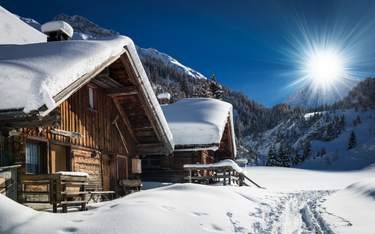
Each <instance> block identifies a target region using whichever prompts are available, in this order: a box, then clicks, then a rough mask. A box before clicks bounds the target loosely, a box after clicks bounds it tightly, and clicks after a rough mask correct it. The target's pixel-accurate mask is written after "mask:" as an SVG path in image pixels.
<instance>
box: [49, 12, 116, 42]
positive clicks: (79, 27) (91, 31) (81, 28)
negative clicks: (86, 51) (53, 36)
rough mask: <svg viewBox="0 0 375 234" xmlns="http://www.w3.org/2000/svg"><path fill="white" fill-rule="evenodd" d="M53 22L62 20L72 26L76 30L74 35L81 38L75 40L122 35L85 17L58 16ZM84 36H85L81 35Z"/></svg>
mask: <svg viewBox="0 0 375 234" xmlns="http://www.w3.org/2000/svg"><path fill="white" fill-rule="evenodd" d="M52 20H62V21H65V22H67V23H68V24H70V26H72V27H73V28H74V33H75V34H78V35H77V36H79V37H77V36H76V37H74V36H73V39H75V40H80V39H81V40H82V39H88V38H91V37H92V38H103V37H111V36H116V35H119V34H120V33H118V32H115V31H113V30H112V29H110V30H108V29H104V28H102V27H100V26H99V25H97V24H94V23H93V22H91V21H90V20H88V19H86V18H85V17H82V16H78V15H74V16H68V15H65V14H59V15H56V16H55V18H53V19H52ZM80 34H84V35H80Z"/></svg>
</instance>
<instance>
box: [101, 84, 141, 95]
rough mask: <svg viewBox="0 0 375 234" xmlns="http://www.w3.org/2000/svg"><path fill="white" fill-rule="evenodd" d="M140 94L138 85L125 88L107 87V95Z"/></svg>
mask: <svg viewBox="0 0 375 234" xmlns="http://www.w3.org/2000/svg"><path fill="white" fill-rule="evenodd" d="M134 94H138V91H137V87H135V86H126V87H123V88H114V89H107V96H114V97H117V96H124V95H134Z"/></svg>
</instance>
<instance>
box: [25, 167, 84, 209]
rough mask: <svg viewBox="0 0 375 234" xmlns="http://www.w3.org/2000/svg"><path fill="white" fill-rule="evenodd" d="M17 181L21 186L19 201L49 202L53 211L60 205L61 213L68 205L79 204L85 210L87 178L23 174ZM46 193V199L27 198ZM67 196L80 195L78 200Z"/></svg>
mask: <svg viewBox="0 0 375 234" xmlns="http://www.w3.org/2000/svg"><path fill="white" fill-rule="evenodd" d="M18 183H19V185H21V186H22V188H21V190H20V191H19V192H18V193H19V195H20V196H19V199H18V202H20V203H49V204H52V206H53V212H54V213H56V212H57V206H58V205H61V206H62V208H63V213H67V211H68V205H71V204H81V208H82V211H85V210H86V204H87V201H86V195H87V194H88V193H89V192H87V191H86V189H85V186H86V185H88V182H87V178H86V177H83V176H71V175H61V174H23V175H19V177H18ZM38 194H43V195H48V199H47V200H40V199H32V200H31V199H29V195H38ZM68 197H80V198H81V199H80V200H78V201H77V200H69V199H68Z"/></svg>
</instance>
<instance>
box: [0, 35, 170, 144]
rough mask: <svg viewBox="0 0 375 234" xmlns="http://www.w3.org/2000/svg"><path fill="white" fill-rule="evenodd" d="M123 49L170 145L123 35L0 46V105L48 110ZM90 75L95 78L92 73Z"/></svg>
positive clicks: (139, 65)
mask: <svg viewBox="0 0 375 234" xmlns="http://www.w3.org/2000/svg"><path fill="white" fill-rule="evenodd" d="M125 49H127V50H128V51H129V53H130V55H131V59H132V60H133V61H132V62H133V63H134V65H135V67H136V69H137V72H138V75H139V78H140V79H141V80H142V84H143V85H144V87H145V89H146V91H147V95H148V98H149V99H150V102H151V105H152V107H153V109H154V112H155V113H156V118H158V120H159V121H160V123H161V125H162V126H163V129H164V131H165V133H166V136H167V137H168V140H169V141H170V143H171V145H172V147H174V143H173V136H172V133H171V132H170V130H169V127H168V124H167V122H166V120H165V117H164V115H163V112H162V110H161V108H160V105H159V103H158V100H157V98H156V96H155V94H154V92H153V90H152V87H151V85H150V82H149V80H148V78H147V75H146V72H145V71H144V68H143V66H142V63H141V61H140V59H139V57H138V54H137V51H136V49H135V45H134V43H133V41H132V40H131V39H130V38H128V37H125V36H114V37H109V38H104V39H98V40H86V41H60V42H55V43H47V42H45V43H37V44H27V45H0V51H1V53H0V68H1V69H0V87H1V89H0V110H10V109H13V110H14V109H23V112H25V113H29V112H31V111H33V112H34V111H38V110H39V111H40V108H41V107H42V106H46V107H47V110H44V111H43V112H41V111H40V114H41V116H45V115H47V114H48V113H49V112H50V111H52V110H53V109H54V108H55V107H57V106H58V105H59V104H60V103H61V102H63V101H64V100H65V99H66V98H68V97H69V96H70V95H71V94H72V93H67V94H66V95H64V98H65V99H64V98H56V96H57V95H58V94H59V96H61V95H60V94H61V93H63V91H65V90H67V87H68V86H70V85H71V84H73V83H74V82H75V81H78V80H80V79H82V78H84V77H85V76H88V75H89V76H90V77H91V76H94V75H95V73H99V72H100V69H104V68H105V66H108V65H109V64H110V63H111V62H113V61H115V60H116V59H118V58H119V57H120V56H121V55H122V54H123V53H124V52H125ZM92 78H93V77H92Z"/></svg>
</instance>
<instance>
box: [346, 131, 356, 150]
mask: <svg viewBox="0 0 375 234" xmlns="http://www.w3.org/2000/svg"><path fill="white" fill-rule="evenodd" d="M356 146H357V136H356V135H355V132H354V131H352V132H351V133H350V138H349V142H348V150H350V149H352V148H354V147H356Z"/></svg>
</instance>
